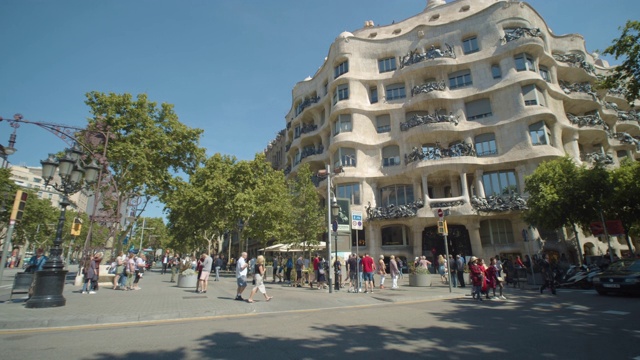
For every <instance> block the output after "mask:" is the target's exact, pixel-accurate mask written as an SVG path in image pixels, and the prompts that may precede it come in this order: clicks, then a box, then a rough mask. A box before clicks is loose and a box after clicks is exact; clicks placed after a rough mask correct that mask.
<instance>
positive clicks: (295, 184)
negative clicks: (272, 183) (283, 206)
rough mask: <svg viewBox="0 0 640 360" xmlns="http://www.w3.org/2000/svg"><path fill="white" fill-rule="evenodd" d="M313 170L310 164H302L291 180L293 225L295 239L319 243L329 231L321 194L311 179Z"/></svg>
mask: <svg viewBox="0 0 640 360" xmlns="http://www.w3.org/2000/svg"><path fill="white" fill-rule="evenodd" d="M311 176H312V172H311V169H310V167H309V164H307V163H305V164H302V165H300V167H299V169H298V172H297V174H296V177H295V178H294V179H293V180H292V181H291V186H290V189H291V192H292V203H293V212H294V215H293V219H294V220H293V227H294V229H295V235H296V236H295V241H296V242H300V241H305V242H308V243H309V244H318V241H319V239H320V237H321V235H322V234H323V233H325V232H326V231H327V229H326V226H327V222H326V214H325V212H324V210H323V208H322V207H321V206H320V196H319V195H318V190H317V189H316V186H315V185H314V184H313V182H312V181H311Z"/></svg>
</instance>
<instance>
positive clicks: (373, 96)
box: [369, 86, 378, 104]
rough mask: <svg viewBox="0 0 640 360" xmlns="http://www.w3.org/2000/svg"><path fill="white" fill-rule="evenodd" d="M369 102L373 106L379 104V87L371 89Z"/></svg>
mask: <svg viewBox="0 0 640 360" xmlns="http://www.w3.org/2000/svg"><path fill="white" fill-rule="evenodd" d="M369 101H370V102H371V103H372V104H375V103H377V102H378V87H377V86H372V87H370V88H369Z"/></svg>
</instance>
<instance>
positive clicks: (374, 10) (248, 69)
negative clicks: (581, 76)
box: [0, 0, 640, 216]
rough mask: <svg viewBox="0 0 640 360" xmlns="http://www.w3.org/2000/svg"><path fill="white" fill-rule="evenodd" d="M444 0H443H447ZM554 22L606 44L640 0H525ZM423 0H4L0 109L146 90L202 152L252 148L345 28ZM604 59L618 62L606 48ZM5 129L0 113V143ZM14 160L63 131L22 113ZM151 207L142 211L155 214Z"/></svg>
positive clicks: (634, 15) (48, 147) (273, 129)
mask: <svg viewBox="0 0 640 360" xmlns="http://www.w3.org/2000/svg"><path fill="white" fill-rule="evenodd" d="M447 2H451V0H448V1H447ZM528 2H529V3H530V4H531V5H532V6H533V7H534V8H535V9H536V10H538V12H539V13H540V14H541V15H542V17H543V18H544V19H545V20H546V22H547V24H548V25H549V27H550V28H551V29H552V30H553V32H554V33H555V34H558V35H561V34H567V33H578V34H581V35H583V36H584V37H585V39H586V44H587V50H588V51H590V52H592V51H594V50H596V49H600V50H602V49H604V48H606V47H607V46H608V45H610V43H611V41H612V40H613V39H615V38H617V37H618V36H619V34H620V32H619V30H618V27H620V26H623V25H624V23H625V22H626V21H627V20H629V19H632V20H638V15H639V14H640V1H638V0H607V1H596V0H531V1H528ZM425 5H426V1H425V0H321V1H319V0H315V1H311V0H260V1H258V0H180V1H179V0H108V1H107V0H96V1H86V0H57V1H51V0H37V1H36V0H2V1H0V14H1V15H2V27H1V28H0V45H1V48H0V49H1V50H2V55H0V116H2V117H4V118H10V117H12V116H13V114H15V113H21V114H23V116H24V117H25V119H28V120H30V121H39V122H51V123H57V124H65V125H73V126H79V127H82V126H84V125H85V124H86V119H87V117H88V116H89V108H88V107H87V106H86V105H85V104H84V100H85V96H84V94H85V93H87V92H89V91H93V90H95V91H101V92H115V93H125V92H126V93H130V94H133V95H137V94H139V93H146V94H148V97H149V99H150V100H152V101H156V102H158V103H162V102H166V103H171V104H174V105H175V111H176V113H177V114H178V116H179V117H180V120H181V121H182V122H183V123H185V124H187V125H188V126H190V127H196V128H201V129H204V136H203V137H202V141H201V146H203V147H205V148H206V149H207V154H208V155H213V154H214V153H217V152H219V153H223V154H230V155H234V156H236V157H237V158H238V159H243V160H244V159H252V158H253V156H254V155H255V153H257V152H261V151H262V150H263V149H264V148H265V147H266V145H267V144H268V143H269V141H270V140H272V139H273V138H275V135H276V134H277V132H278V131H279V130H280V129H283V128H284V127H285V124H286V123H285V120H284V116H285V114H286V113H287V112H288V111H289V109H290V107H291V90H292V88H293V86H294V85H295V84H296V83H297V82H299V81H302V80H303V79H304V78H306V77H307V76H312V75H313V74H314V73H315V72H316V70H317V69H318V68H319V67H320V66H321V65H322V63H323V59H324V58H325V57H326V56H327V54H328V51H329V46H330V45H331V43H332V42H333V41H334V39H335V38H336V37H337V36H338V34H340V33H341V32H343V31H353V30H356V29H359V28H361V27H362V26H363V24H364V22H365V20H373V21H374V22H375V23H376V24H379V25H388V24H390V23H391V22H392V21H396V22H398V21H401V20H403V19H406V18H408V17H411V16H413V15H416V14H418V13H420V12H421V11H423V10H424V8H425ZM604 58H605V59H607V60H609V61H610V62H611V63H619V61H618V62H616V61H613V59H610V58H606V57H604ZM11 131H12V129H11V128H10V127H9V126H8V124H7V123H6V122H0V144H3V145H6V144H7V142H8V140H9V134H10V132H11ZM17 135H18V137H17V142H16V148H17V149H18V151H17V152H16V153H15V154H14V155H12V156H11V157H10V158H9V160H10V161H11V163H13V164H17V165H27V166H39V165H40V163H39V161H40V160H41V159H44V158H46V155H47V154H48V153H50V152H57V151H60V150H62V149H63V148H64V147H65V143H64V142H62V141H61V140H59V139H58V138H57V137H55V136H53V135H52V134H50V133H49V132H47V131H46V130H44V129H41V128H38V127H36V126H33V125H23V126H21V127H20V128H19V129H18V132H17ZM160 210H161V207H152V208H151V209H150V211H149V212H148V213H145V216H160Z"/></svg>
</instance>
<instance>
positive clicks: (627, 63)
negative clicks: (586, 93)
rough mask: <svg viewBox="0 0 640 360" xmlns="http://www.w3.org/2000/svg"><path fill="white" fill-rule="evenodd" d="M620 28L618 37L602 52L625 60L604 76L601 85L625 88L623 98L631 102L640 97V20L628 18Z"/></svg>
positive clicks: (610, 87)
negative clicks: (620, 31) (620, 32)
mask: <svg viewBox="0 0 640 360" xmlns="http://www.w3.org/2000/svg"><path fill="white" fill-rule="evenodd" d="M621 30H622V34H621V35H620V37H619V38H618V39H615V40H613V41H612V45H611V46H609V47H608V48H606V49H605V50H604V54H609V55H613V56H614V57H615V58H616V60H617V59H618V58H620V57H624V58H625V60H624V61H623V62H622V64H621V65H619V66H617V67H616V68H615V69H614V70H613V72H612V73H611V74H609V75H608V76H606V77H605V78H604V80H603V81H602V82H601V85H602V86H603V87H605V88H607V89H615V88H617V87H622V88H624V89H626V94H625V98H626V100H627V101H628V102H629V103H631V104H633V102H634V101H635V100H638V99H639V98H640V21H631V20H629V21H627V23H626V24H625V26H624V28H621Z"/></svg>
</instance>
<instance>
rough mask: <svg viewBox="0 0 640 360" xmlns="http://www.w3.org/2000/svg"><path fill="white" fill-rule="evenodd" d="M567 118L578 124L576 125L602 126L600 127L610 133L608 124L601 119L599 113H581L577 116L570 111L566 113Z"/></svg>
mask: <svg viewBox="0 0 640 360" xmlns="http://www.w3.org/2000/svg"><path fill="white" fill-rule="evenodd" d="M566 115H567V119H569V121H570V122H571V123H572V124H574V125H578V127H585V126H589V127H596V126H602V129H603V130H604V131H605V132H607V134H608V135H610V131H609V125H607V124H606V123H605V122H604V120H602V118H601V117H600V114H598V113H595V114H593V115H582V116H577V115H573V114H571V113H567V114H566Z"/></svg>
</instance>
